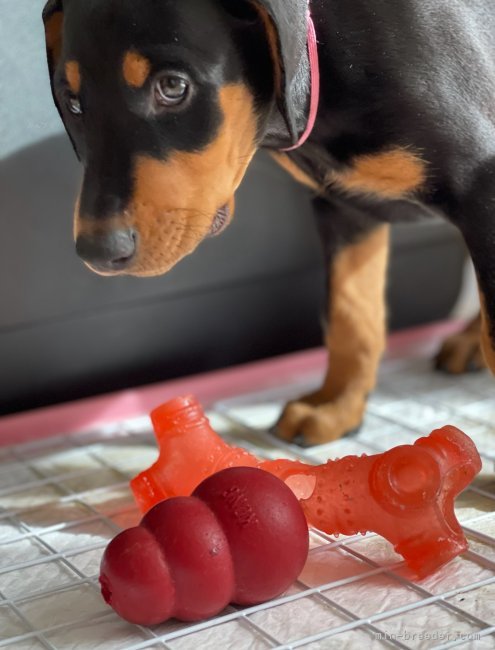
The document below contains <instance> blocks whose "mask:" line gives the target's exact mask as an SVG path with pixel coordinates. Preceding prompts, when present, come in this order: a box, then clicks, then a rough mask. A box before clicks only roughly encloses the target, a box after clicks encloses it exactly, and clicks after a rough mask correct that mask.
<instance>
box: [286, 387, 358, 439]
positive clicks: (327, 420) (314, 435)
mask: <svg viewBox="0 0 495 650" xmlns="http://www.w3.org/2000/svg"><path fill="white" fill-rule="evenodd" d="M308 401H314V400H311V399H309V400H306V399H304V398H303V399H301V400H298V401H294V402H289V403H288V404H287V406H286V407H285V409H284V411H283V412H282V415H281V416H280V419H279V420H278V422H277V424H276V425H275V427H274V433H275V435H276V436H277V437H279V438H281V439H282V440H287V441H289V442H292V441H294V442H298V444H301V445H302V446H313V445H321V444H324V443H326V442H332V441H333V440H338V439H339V438H341V437H342V436H344V435H345V434H346V433H351V432H352V431H355V430H356V429H357V428H358V427H359V425H360V424H361V421H362V419H363V413H364V408H365V404H364V401H363V402H362V404H360V405H359V406H355V405H354V407H353V408H351V407H350V406H349V403H348V400H346V399H339V400H336V401H334V402H326V403H323V404H320V405H315V404H312V403H308Z"/></svg>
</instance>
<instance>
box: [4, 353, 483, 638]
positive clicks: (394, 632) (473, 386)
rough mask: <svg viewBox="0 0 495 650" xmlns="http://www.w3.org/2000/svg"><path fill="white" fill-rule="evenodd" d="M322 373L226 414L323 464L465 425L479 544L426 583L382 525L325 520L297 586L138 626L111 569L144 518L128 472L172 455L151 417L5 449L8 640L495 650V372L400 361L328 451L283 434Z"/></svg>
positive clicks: (465, 502) (253, 442)
mask: <svg viewBox="0 0 495 650" xmlns="http://www.w3.org/2000/svg"><path fill="white" fill-rule="evenodd" d="M318 379H319V378H318V377H316V376H305V377H299V378H296V379H295V380H294V381H292V379H288V378H287V381H290V385H288V386H285V387H284V388H281V389H278V390H271V391H266V392H259V393H257V394H251V395H241V396H239V397H238V398H236V399H230V400H228V401H224V402H219V403H217V404H216V405H214V407H213V408H212V410H211V411H210V412H209V415H210V417H211V421H212V424H213V426H214V427H215V428H216V430H217V431H219V432H220V433H222V435H224V436H225V438H226V439H227V440H228V441H230V442H235V443H236V444H240V445H243V446H245V447H246V448H248V449H249V450H250V451H253V452H255V453H257V454H258V455H259V456H264V457H270V458H275V457H282V456H287V457H289V458H299V459H301V460H304V461H306V462H310V463H318V462H324V461H325V460H326V459H327V458H330V457H332V458H335V457H342V456H343V455H347V454H356V453H358V454H361V453H363V452H364V453H376V452H378V451H382V450H385V449H388V448H390V447H392V446H395V445H398V444H403V443H411V442H413V441H414V439H415V438H417V437H419V436H420V435H426V434H428V433H430V431H431V430H432V429H433V428H435V427H436V426H441V425H443V424H446V423H451V424H454V425H457V426H459V427H460V428H461V429H463V430H464V431H465V432H466V433H468V434H469V435H470V436H471V437H472V438H473V439H474V441H475V442H476V444H477V445H478V449H479V451H480V453H481V454H482V457H483V470H482V473H481V475H480V477H479V478H477V479H476V482H475V483H474V485H473V486H472V487H470V488H469V489H468V490H466V491H465V492H464V493H463V494H462V495H461V496H460V498H459V499H458V501H457V506H456V512H457V516H458V517H459V519H460V521H461V523H462V525H463V527H464V530H465V532H466V535H467V536H468V539H469V543H470V549H469V551H468V552H467V553H466V554H465V555H464V556H463V557H461V558H457V559H456V560H454V561H453V562H452V563H450V564H449V565H447V566H446V567H444V568H443V569H441V570H440V571H439V572H437V573H436V574H435V575H433V576H431V577H429V578H427V579H425V580H422V581H416V580H415V579H414V578H413V577H412V576H411V575H410V574H409V573H408V571H407V570H406V567H405V566H404V563H403V562H402V561H401V558H400V557H399V556H398V555H396V554H395V553H394V552H393V550H392V549H391V546H390V544H388V543H387V542H386V541H385V540H383V539H381V538H380V537H378V536H377V535H373V534H368V535H366V536H365V537H363V536H361V535H358V536H354V537H339V538H336V537H331V536H327V535H324V534H320V533H318V532H315V531H312V533H311V550H310V554H309V559H308V562H307V564H306V567H305V569H304V571H303V573H302V575H301V577H300V579H299V580H298V582H297V583H296V584H294V585H293V587H292V588H291V589H290V590H289V591H288V592H287V593H286V594H284V595H283V596H282V597H280V598H278V599H276V600H273V601H271V602H269V603H266V604H263V605H260V606H256V607H250V608H244V609H242V608H236V607H233V606H230V607H229V608H228V609H227V610H225V611H223V612H222V613H221V614H220V615H218V616H217V617H215V618H213V619H210V620H208V621H205V622H200V623H193V624H190V623H187V624H186V623H180V622H178V621H175V620H173V621H169V622H168V623H165V624H163V625H161V626H157V627H154V628H145V627H140V626H134V625H130V624H128V623H126V622H124V621H122V620H121V619H119V618H118V617H117V616H116V615H115V614H114V613H113V612H112V610H111V609H110V608H108V607H107V606H106V605H105V604H104V602H103V600H102V599H101V597H100V594H99V587H98V572H99V563H100V559H101V555H102V552H103V550H104V547H105V546H106V544H107V543H108V541H109V540H110V539H111V538H112V537H113V536H114V535H115V534H116V533H117V532H118V531H120V530H121V529H122V528H126V527H128V526H131V525H135V524H136V523H137V522H138V521H139V518H140V515H139V513H138V511H137V509H136V507H135V505H134V502H133V500H132V496H131V493H130V490H129V488H128V480H129V478H130V477H131V476H133V475H134V474H135V473H136V472H138V471H140V470H142V469H143V468H144V467H147V466H148V465H149V464H150V463H151V462H152V461H153V460H154V459H155V458H156V448H155V443H154V439H153V436H152V433H151V431H150V427H149V423H148V419H147V417H143V418H139V419H135V420H132V421H123V422H118V423H115V425H114V426H111V427H106V428H105V429H102V430H98V431H91V432H87V433H84V434H70V433H69V434H68V435H66V436H60V437H56V438H51V439H47V440H46V439H45V440H40V441H39V442H34V443H28V444H21V445H18V446H12V447H8V448H5V447H4V448H1V447H0V648H11V649H12V650H21V649H22V650H27V649H31V648H33V649H35V648H50V649H51V650H54V649H64V650H68V649H72V648H77V649H78V650H86V649H88V650H95V649H99V648H102V649H105V650H107V649H111V648H118V649H119V650H120V649H125V650H140V649H141V648H161V649H163V648H168V649H171V650H172V649H174V650H175V649H181V650H188V649H191V650H208V649H210V648H211V649H215V650H218V649H222V648H236V649H239V650H243V649H246V650H247V649H249V650H258V649H263V648H298V647H305V648H314V649H319V648H322V649H333V648H339V649H341V648H343V649H346V648H351V649H354V648H356V649H358V648H359V649H360V648H372V649H373V650H374V649H378V648H451V647H463V648H476V649H481V650H484V649H485V648H495V475H494V461H495V428H494V426H493V423H494V421H495V392H494V389H495V383H494V381H493V380H492V379H491V378H490V377H488V375H487V374H480V375H475V376H468V377H462V378H459V379H455V378H451V377H447V376H444V375H440V374H435V373H433V372H431V371H430V364H429V361H427V360H426V359H424V360H422V359H419V360H415V361H413V360H403V361H400V362H397V361H396V362H386V363H385V364H384V366H383V370H382V373H381V379H380V384H379V389H378V390H377V391H376V392H375V393H374V395H373V396H372V397H371V399H370V403H369V409H368V414H367V416H366V420H365V423H364V426H363V427H362V429H361V430H360V432H359V433H358V434H355V435H353V436H349V437H347V438H345V439H343V440H340V441H338V442H335V443H332V444H330V445H324V446H321V447H318V448H312V449H301V448H298V447H296V446H294V445H289V444H285V443H283V442H281V441H277V440H275V439H274V438H273V437H271V436H269V435H267V433H266V431H267V428H268V427H269V426H270V425H271V424H272V423H273V421H274V420H275V418H276V416H277V414H278V413H279V411H280V408H281V406H282V404H283V403H284V402H285V401H286V400H287V399H288V398H291V397H293V396H295V395H297V394H300V393H301V392H305V391H306V390H307V389H308V387H309V385H313V384H317V383H318Z"/></svg>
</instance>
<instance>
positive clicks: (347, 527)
mask: <svg viewBox="0 0 495 650" xmlns="http://www.w3.org/2000/svg"><path fill="white" fill-rule="evenodd" d="M152 420H153V425H154V427H155V431H156V435H157V439H158V444H159V447H160V456H159V458H158V461H157V462H156V463H155V464H154V465H153V466H152V467H151V468H149V469H148V470H146V471H145V472H142V473H141V474H139V475H138V476H137V477H136V478H135V479H133V480H132V481H131V487H132V489H133V491H134V494H135V496H136V500H137V502H138V503H139V505H140V506H141V508H143V510H146V509H147V508H149V507H151V506H152V505H153V504H154V503H156V502H157V501H158V500H160V499H164V498H167V497H169V496H173V495H178V494H181V493H182V494H183V493H184V492H182V490H184V489H185V487H186V486H187V487H188V486H191V484H192V486H194V485H196V484H197V483H199V482H200V481H202V480H203V479H204V478H205V476H207V475H208V474H209V473H211V471H212V469H213V471H218V470H220V469H222V467H228V466H232V465H241V464H242V465H251V466H257V467H259V468H261V469H263V470H266V471H267V472H270V473H271V474H274V475H275V476H277V477H278V478H280V479H282V480H283V481H284V482H286V483H287V485H289V486H290V487H291V489H292V490H293V491H294V493H295V494H296V496H297V497H298V498H299V499H300V502H301V505H302V507H303V510H304V513H305V515H306V519H307V521H308V523H309V524H310V525H312V526H314V527H315V528H318V529H319V530H322V531H324V532H326V533H331V534H345V535H353V534H356V533H358V532H366V531H373V532H376V533H378V534H379V535H382V536H383V537H385V538H386V539H388V540H389V541H390V542H392V544H393V545H394V548H395V550H396V551H397V552H398V553H400V554H401V555H402V556H403V557H404V559H405V561H406V562H407V564H408V565H409V566H410V567H411V568H412V569H413V570H414V572H415V573H416V574H417V575H419V576H425V575H428V574H429V573H432V572H433V571H435V570H436V569H437V568H438V567H440V566H441V565H442V564H445V563H446V562H448V561H450V560H452V559H453V558H454V557H456V556H457V555H459V554H460V553H463V552H464V551H465V550H466V549H467V541H466V537H465V536H464V533H463V531H462V528H461V526H460V525H459V522H458V521H457V519H456V517H455V513H454V499H455V497H456V496H457V495H458V494H459V492H461V491H462V490H463V489H464V488H466V487H467V486H468V485H469V483H470V482H471V481H472V480H473V478H474V477H475V476H476V474H477V473H478V472H479V471H480V469H481V459H480V456H479V454H478V451H477V449H476V447H475V445H474V443H473V441H472V440H471V439H470V438H469V437H468V436H466V435H465V434H464V433H463V432H462V431H460V430H459V429H457V428H456V427H452V426H445V427H443V428H441V429H438V430H436V431H433V433H431V434H430V435H429V436H428V437H426V438H420V439H419V440H416V442H415V443H414V444H413V445H401V446H399V447H395V448H394V449H391V450H390V451H387V452H385V453H383V454H376V455H373V456H366V455H364V454H363V456H361V457H359V458H358V457H357V456H348V457H346V458H342V459H341V460H336V461H333V460H330V461H328V462H327V463H326V464H324V465H319V466H316V467H315V466H312V465H305V464H304V463H300V462H293V461H289V460H274V461H265V462H262V461H260V460H258V459H257V458H255V457H254V456H252V455H251V454H248V452H246V451H244V450H242V449H239V448H236V447H230V446H229V445H227V443H225V442H224V441H223V440H222V439H221V438H220V436H218V435H217V434H216V433H215V432H214V431H213V430H212V429H211V427H210V426H209V423H208V420H207V419H206V418H205V416H204V413H203V411H202V409H201V406H200V405H199V403H198V402H197V400H195V398H193V397H186V398H178V399H175V400H173V401H171V402H168V403H167V404H165V405H163V406H161V407H159V408H158V409H156V410H155V411H153V413H152ZM191 489H192V487H191Z"/></svg>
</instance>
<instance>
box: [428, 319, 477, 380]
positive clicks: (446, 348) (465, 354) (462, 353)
mask: <svg viewBox="0 0 495 650" xmlns="http://www.w3.org/2000/svg"><path fill="white" fill-rule="evenodd" d="M480 338H481V314H478V316H476V318H474V319H473V320H472V321H471V322H470V323H469V324H468V325H467V326H466V328H465V329H464V330H462V332H459V333H457V334H453V335H452V336H449V337H448V338H447V339H445V341H444V342H443V343H442V347H441V348H440V351H439V352H438V354H437V356H436V358H435V364H436V366H437V368H438V369H439V370H443V371H445V372H448V373H450V374H452V375H461V374H463V373H466V372H471V371H474V370H482V369H483V368H486V363H485V360H484V358H483V354H482V352H481V340H480Z"/></svg>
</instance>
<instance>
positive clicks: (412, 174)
mask: <svg viewBox="0 0 495 650" xmlns="http://www.w3.org/2000/svg"><path fill="white" fill-rule="evenodd" d="M327 181H328V183H329V185H335V186H336V187H338V188H340V189H341V190H344V191H346V192H351V193H359V194H369V195H371V196H377V197H380V198H387V199H398V198H401V197H403V196H404V195H408V194H411V193H412V192H414V191H416V190H418V189H420V188H421V187H422V186H423V185H424V183H425V181H426V167H425V163H424V162H423V161H422V160H421V158H420V157H419V156H417V155H415V154H414V153H412V152H411V151H408V150H407V149H401V148H397V149H391V150H389V151H384V152H381V153H378V154H374V155H366V156H357V157H356V158H354V160H353V161H352V162H351V165H350V166H349V167H348V168H347V169H344V170H343V171H338V172H331V173H330V174H329V175H328V177H327Z"/></svg>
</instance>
